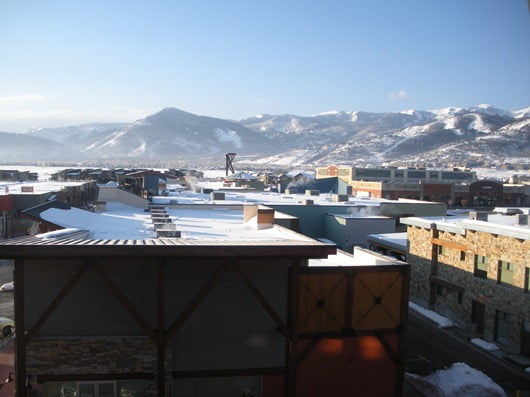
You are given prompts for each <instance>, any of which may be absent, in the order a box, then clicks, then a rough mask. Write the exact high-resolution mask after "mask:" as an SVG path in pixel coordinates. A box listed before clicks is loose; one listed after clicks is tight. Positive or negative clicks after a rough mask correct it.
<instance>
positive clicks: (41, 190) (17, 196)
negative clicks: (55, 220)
mask: <svg viewBox="0 0 530 397" xmlns="http://www.w3.org/2000/svg"><path fill="white" fill-rule="evenodd" d="M97 194H98V188H97V186H96V183H95V182H31V183H8V182H6V183H2V184H0V238H11V237H16V236H24V235H27V234H28V228H29V227H31V226H32V222H31V221H30V220H28V218H25V217H23V216H21V211H24V210H26V209H28V208H31V207H35V206H37V205H40V204H44V203H47V202H50V201H52V200H59V201H62V202H64V203H66V204H68V205H69V206H74V207H79V208H88V207H89V206H90V205H91V204H92V203H93V202H95V201H96V199H97Z"/></svg>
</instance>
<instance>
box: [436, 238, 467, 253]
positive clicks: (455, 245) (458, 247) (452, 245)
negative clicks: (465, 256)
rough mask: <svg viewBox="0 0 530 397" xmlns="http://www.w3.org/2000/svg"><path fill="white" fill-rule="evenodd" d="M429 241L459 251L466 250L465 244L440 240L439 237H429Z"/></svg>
mask: <svg viewBox="0 0 530 397" xmlns="http://www.w3.org/2000/svg"><path fill="white" fill-rule="evenodd" d="M431 243H432V244H436V245H441V246H442V247H448V248H454V249H456V250H459V251H464V252H465V251H467V245H464V244H460V243H457V242H455V241H449V240H440V239H439V238H434V237H432V238H431Z"/></svg>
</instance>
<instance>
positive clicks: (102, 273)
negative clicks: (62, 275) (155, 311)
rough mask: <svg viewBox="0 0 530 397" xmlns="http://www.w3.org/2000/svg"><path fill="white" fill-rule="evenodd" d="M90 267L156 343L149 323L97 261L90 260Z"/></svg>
mask: <svg viewBox="0 0 530 397" xmlns="http://www.w3.org/2000/svg"><path fill="white" fill-rule="evenodd" d="M90 265H91V267H92V268H93V269H94V272H95V273H96V274H97V275H98V276H99V277H100V278H101V280H102V281H103V284H105V286H106V287H107V289H108V290H109V291H110V292H111V293H112V295H114V297H115V298H116V299H117V300H118V302H120V304H121V305H122V306H123V308H124V309H125V310H126V311H127V312H128V313H129V314H130V315H131V317H132V318H134V320H136V322H137V323H138V325H140V327H142V329H143V330H144V331H145V333H146V334H147V336H149V338H151V341H153V343H155V344H156V334H155V333H154V331H153V329H152V328H151V326H150V325H149V323H148V322H147V321H146V320H145V319H144V318H143V316H142V315H141V314H140V312H139V311H138V310H136V308H135V307H134V306H133V304H132V303H131V302H130V301H129V300H128V299H127V297H126V296H125V294H124V293H123V292H122V290H121V289H120V288H119V287H118V285H117V284H116V283H115V282H114V280H112V278H110V276H109V275H108V274H107V273H106V272H105V271H104V270H103V268H102V267H101V265H100V264H99V263H95V262H92V263H91V264H90Z"/></svg>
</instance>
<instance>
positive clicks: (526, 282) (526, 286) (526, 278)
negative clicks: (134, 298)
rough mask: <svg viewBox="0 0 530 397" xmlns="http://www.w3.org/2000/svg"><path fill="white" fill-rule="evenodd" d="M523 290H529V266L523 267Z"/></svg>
mask: <svg viewBox="0 0 530 397" xmlns="http://www.w3.org/2000/svg"><path fill="white" fill-rule="evenodd" d="M524 292H530V267H525V269H524Z"/></svg>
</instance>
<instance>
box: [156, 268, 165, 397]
mask: <svg viewBox="0 0 530 397" xmlns="http://www.w3.org/2000/svg"><path fill="white" fill-rule="evenodd" d="M165 262H166V261H165V259H164V258H159V259H158V260H157V262H156V306H157V315H156V326H157V327H156V328H157V329H156V336H157V339H156V361H157V366H156V367H157V372H156V376H157V389H158V396H159V397H164V396H165V392H166V364H165V346H166V343H165V328H166V325H165V319H164V316H165V304H164V297H165V294H164V292H165V291H164V270H165Z"/></svg>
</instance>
